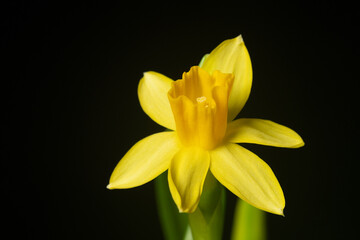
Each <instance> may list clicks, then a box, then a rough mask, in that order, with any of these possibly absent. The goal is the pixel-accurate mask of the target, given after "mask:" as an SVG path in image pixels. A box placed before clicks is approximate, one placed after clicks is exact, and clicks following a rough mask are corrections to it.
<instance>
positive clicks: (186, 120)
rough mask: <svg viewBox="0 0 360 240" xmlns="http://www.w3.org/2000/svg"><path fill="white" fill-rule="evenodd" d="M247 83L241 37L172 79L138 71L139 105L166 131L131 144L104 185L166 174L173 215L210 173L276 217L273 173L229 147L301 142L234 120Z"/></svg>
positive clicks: (280, 129)
mask: <svg viewBox="0 0 360 240" xmlns="http://www.w3.org/2000/svg"><path fill="white" fill-rule="evenodd" d="M251 84H252V67H251V61H250V57H249V53H248V51H247V49H246V47H245V44H244V41H243V39H242V37H241V36H238V37H236V38H234V39H229V40H226V41H224V42H222V43H221V44H220V45H219V46H218V47H216V48H215V49H214V50H213V51H212V52H211V53H210V54H208V55H206V56H205V57H204V58H203V61H202V62H201V64H200V66H194V67H192V68H191V69H190V71H189V72H186V73H184V74H183V76H182V79H180V80H177V81H173V80H171V79H170V78H168V77H166V76H164V75H162V74H160V73H156V72H145V73H144V77H143V78H142V79H141V80H140V83H139V87H138V95H139V100H140V104H141V107H142V108H143V110H144V111H145V113H146V114H147V115H149V116H150V118H152V119H153V120H154V121H155V122H157V123H158V124H160V125H161V126H164V127H165V128H167V129H170V130H171V131H165V132H161V133H156V134H153V135H151V136H148V137H146V138H144V139H142V140H140V141H139V142H137V143H136V144H135V145H134V146H133V147H132V148H131V149H130V150H129V151H128V152H127V153H126V154H125V156H124V157H123V158H122V159H121V161H120V162H119V163H118V165H117V166H116V168H115V170H114V172H113V173H112V175H111V178H110V183H109V185H108V188H109V189H124V188H132V187H136V186H140V185H142V184H145V183H147V182H149V181H151V180H153V179H154V178H156V177H157V176H159V175H160V174H161V173H163V172H165V171H166V170H168V182H169V188H170V192H171V194H172V197H173V199H174V201H175V203H176V205H177V207H178V209H179V211H180V212H188V213H191V212H193V211H195V209H196V208H197V205H198V203H199V200H200V196H201V193H202V190H203V184H204V181H205V177H206V175H207V173H208V171H209V170H210V171H211V173H212V174H213V175H214V176H215V178H216V179H217V180H218V181H219V182H220V183H221V184H222V185H224V186H225V187H226V188H228V189H229V190H230V191H231V192H233V193H234V194H235V195H236V196H238V197H239V198H241V199H243V200H244V201H246V202H248V203H249V204H251V205H253V206H255V207H257V208H259V209H262V210H265V211H268V212H271V213H275V214H280V215H282V214H283V209H284V207H285V199H284V195H283V192H282V189H281V187H280V184H279V182H278V180H277V179H276V177H275V175H274V173H273V171H272V170H271V169H270V167H269V166H268V165H267V164H266V163H265V162H264V161H263V160H261V159H260V158H259V157H258V156H257V155H255V154H254V153H252V152H250V151H249V150H247V149H245V148H243V147H242V146H240V145H238V144H237V143H255V144H262V145H268V146H275V147H287V148H297V147H301V146H303V145H304V142H303V140H302V139H301V137H300V136H299V135H298V134H297V133H295V132H294V131H293V130H291V129H289V128H287V127H285V126H282V125H280V124H277V123H274V122H272V121H269V120H262V119H252V118H241V119H237V120H234V118H235V117H236V116H237V115H238V113H239V112H240V110H241V109H242V108H243V106H244V105H245V103H246V101H247V99H248V97H249V94H250V89H251Z"/></svg>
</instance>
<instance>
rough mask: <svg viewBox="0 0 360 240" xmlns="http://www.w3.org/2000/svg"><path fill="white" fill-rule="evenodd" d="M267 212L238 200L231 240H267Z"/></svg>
mask: <svg viewBox="0 0 360 240" xmlns="http://www.w3.org/2000/svg"><path fill="white" fill-rule="evenodd" d="M265 217H266V216H265V212H264V211H262V210H259V209H257V208H255V207H253V206H251V205H249V204H248V203H246V202H244V201H243V200H241V199H238V200H237V203H236V208H235V213H234V222H233V229H232V235H231V240H265V239H266V219H265Z"/></svg>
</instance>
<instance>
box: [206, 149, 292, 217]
mask: <svg viewBox="0 0 360 240" xmlns="http://www.w3.org/2000/svg"><path fill="white" fill-rule="evenodd" d="M210 158H211V165H210V170H211V172H212V173H213V175H214V176H215V177H216V178H217V180H219V182H220V183H221V184H223V185H224V186H225V187H227V188H228V189H229V190H230V191H231V192H233V193H234V194H235V195H237V196H238V197H239V198H241V199H243V200H244V201H246V202H248V203H249V204H251V205H253V206H255V207H257V208H260V209H262V210H265V211H267V212H271V213H275V214H279V215H282V214H283V209H284V207H285V199H284V194H283V192H282V190H281V187H280V184H279V182H278V180H277V179H276V177H275V175H274V173H273V171H272V170H271V169H270V167H269V166H268V165H267V164H266V163H265V162H264V161H262V160H261V159H260V158H259V157H258V156H256V155H255V154H254V153H252V152H250V151H249V150H247V149H245V148H243V147H241V146H239V145H237V144H234V143H230V144H227V145H224V146H222V147H219V148H217V149H215V150H213V151H211V152H210Z"/></svg>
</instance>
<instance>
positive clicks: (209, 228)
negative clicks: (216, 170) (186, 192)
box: [189, 172, 225, 240]
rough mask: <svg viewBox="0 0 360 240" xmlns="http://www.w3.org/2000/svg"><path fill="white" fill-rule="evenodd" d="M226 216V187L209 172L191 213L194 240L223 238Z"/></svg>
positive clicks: (190, 220)
mask: <svg viewBox="0 0 360 240" xmlns="http://www.w3.org/2000/svg"><path fill="white" fill-rule="evenodd" d="M224 216H225V189H224V188H223V186H222V185H221V184H220V183H219V182H218V181H217V180H216V179H215V178H214V176H213V175H212V174H211V173H210V172H209V173H208V175H207V177H206V180H205V184H204V188H203V193H202V195H201V199H200V203H199V206H198V208H197V209H196V211H195V212H194V213H191V214H189V224H190V227H191V232H192V235H193V238H194V240H221V239H222V232H223V226H224Z"/></svg>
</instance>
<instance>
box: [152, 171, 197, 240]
mask: <svg viewBox="0 0 360 240" xmlns="http://www.w3.org/2000/svg"><path fill="white" fill-rule="evenodd" d="M166 174H167V172H165V173H163V174H161V175H160V176H158V177H157V178H156V179H155V195H156V203H157V207H158V213H159V218H160V223H161V226H162V230H163V233H164V237H165V239H166V240H183V239H186V240H192V236H191V231H190V230H189V229H188V228H189V226H188V217H187V214H186V213H179V210H178V208H177V207H176V205H175V203H174V201H173V199H172V197H171V194H170V190H169V185H168V182H167V176H166Z"/></svg>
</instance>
